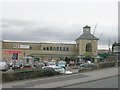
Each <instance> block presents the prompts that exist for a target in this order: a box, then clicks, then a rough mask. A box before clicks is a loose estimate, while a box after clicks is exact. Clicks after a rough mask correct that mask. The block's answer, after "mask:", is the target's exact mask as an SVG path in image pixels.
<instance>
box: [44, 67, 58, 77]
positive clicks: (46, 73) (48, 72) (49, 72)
mask: <svg viewBox="0 0 120 90" xmlns="http://www.w3.org/2000/svg"><path fill="white" fill-rule="evenodd" d="M42 74H43V76H53V75H57V74H59V73H58V72H56V71H55V70H54V69H53V68H50V67H47V68H44V69H42Z"/></svg>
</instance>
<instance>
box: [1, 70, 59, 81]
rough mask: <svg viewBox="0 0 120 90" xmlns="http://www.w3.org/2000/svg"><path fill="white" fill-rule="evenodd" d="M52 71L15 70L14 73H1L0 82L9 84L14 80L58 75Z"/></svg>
mask: <svg viewBox="0 0 120 90" xmlns="http://www.w3.org/2000/svg"><path fill="white" fill-rule="evenodd" d="M58 74H59V73H58V72H56V71H55V70H54V69H51V68H45V69H22V70H15V71H14V72H5V73H2V82H9V81H15V80H24V79H30V78H36V77H44V76H53V75H58Z"/></svg>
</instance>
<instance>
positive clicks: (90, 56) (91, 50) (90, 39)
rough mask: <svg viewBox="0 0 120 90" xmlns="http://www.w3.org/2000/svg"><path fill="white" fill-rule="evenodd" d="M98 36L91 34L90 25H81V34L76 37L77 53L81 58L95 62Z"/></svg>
mask: <svg viewBox="0 0 120 90" xmlns="http://www.w3.org/2000/svg"><path fill="white" fill-rule="evenodd" d="M98 40H99V39H98V38H96V37H95V36H94V35H93V34H91V27H89V26H88V25H86V26H85V27H83V34H82V35H80V36H79V37H78V38H77V39H76V50H77V55H78V56H79V57H80V58H81V59H85V60H91V61H92V62H97V60H96V57H97V52H98Z"/></svg>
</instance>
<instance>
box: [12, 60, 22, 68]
mask: <svg viewBox="0 0 120 90" xmlns="http://www.w3.org/2000/svg"><path fill="white" fill-rule="evenodd" d="M21 67H22V64H21V63H20V62H15V63H14V64H13V66H12V68H13V69H20V68H21Z"/></svg>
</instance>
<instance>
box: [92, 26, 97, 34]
mask: <svg viewBox="0 0 120 90" xmlns="http://www.w3.org/2000/svg"><path fill="white" fill-rule="evenodd" d="M96 28H97V24H96V25H95V28H94V31H93V35H94V34H95V30H96Z"/></svg>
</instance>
